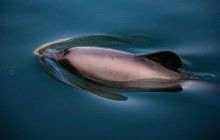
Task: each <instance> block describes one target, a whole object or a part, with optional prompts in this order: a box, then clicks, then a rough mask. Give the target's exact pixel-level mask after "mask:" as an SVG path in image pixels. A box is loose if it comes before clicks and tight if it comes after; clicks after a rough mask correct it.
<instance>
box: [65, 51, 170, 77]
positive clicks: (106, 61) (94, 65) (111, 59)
mask: <svg viewBox="0 0 220 140" xmlns="http://www.w3.org/2000/svg"><path fill="white" fill-rule="evenodd" d="M62 60H65V62H67V61H68V63H69V65H71V66H73V67H74V69H76V70H77V71H78V72H79V73H80V74H82V75H83V76H85V77H88V78H93V79H94V78H95V79H101V80H108V81H132V80H140V79H168V80H169V79H171V78H173V77H170V74H168V73H169V70H167V72H166V69H165V68H163V67H160V65H159V64H156V63H152V62H150V61H149V62H148V65H146V64H145V62H142V61H140V60H139V59H137V57H135V55H131V54H127V53H121V52H120V53H115V52H111V51H109V52H108V51H104V52H103V51H100V52H99V51H97V50H96V51H95V52H93V50H90V51H85V50H84V51H79V50H77V49H76V50H72V51H71V52H70V53H69V54H67V55H66V56H64V57H63V59H62ZM155 67H156V69H155ZM158 67H160V68H161V69H163V72H161V71H158V70H157V68H158ZM164 71H165V72H164Z"/></svg>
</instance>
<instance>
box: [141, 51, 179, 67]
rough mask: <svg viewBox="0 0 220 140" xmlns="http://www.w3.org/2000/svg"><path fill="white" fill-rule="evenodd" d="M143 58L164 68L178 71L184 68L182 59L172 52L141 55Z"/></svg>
mask: <svg viewBox="0 0 220 140" xmlns="http://www.w3.org/2000/svg"><path fill="white" fill-rule="evenodd" d="M140 57H141V58H143V59H144V58H147V59H150V60H153V61H155V62H157V63H159V64H160V65H162V66H164V67H165V68H167V69H170V70H173V71H178V70H177V69H178V68H181V67H182V61H181V60H180V58H179V57H178V56H177V55H176V54H175V53H173V52H170V51H161V52H156V53H151V54H146V55H141V56H140Z"/></svg>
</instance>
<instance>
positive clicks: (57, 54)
mask: <svg viewBox="0 0 220 140" xmlns="http://www.w3.org/2000/svg"><path fill="white" fill-rule="evenodd" d="M64 54H65V51H64V50H58V51H50V52H47V53H43V54H42V55H40V56H39V59H40V61H43V62H45V59H49V60H51V61H56V62H57V61H58V60H60V59H62V57H63V56H64Z"/></svg>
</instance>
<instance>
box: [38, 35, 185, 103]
mask: <svg viewBox="0 0 220 140" xmlns="http://www.w3.org/2000/svg"><path fill="white" fill-rule="evenodd" d="M88 37H89V38H88ZM93 37H95V38H93ZM97 38H98V41H94V39H97ZM74 39H75V38H73V39H64V40H58V41H55V42H52V43H49V44H46V45H43V46H42V47H40V48H38V49H37V50H36V51H35V54H38V55H39V56H40V60H41V61H40V62H41V63H42V66H43V67H44V69H45V70H46V72H47V73H48V74H50V75H51V76H52V77H53V78H55V79H56V80H59V81H62V82H64V83H66V84H68V85H71V86H76V87H80V88H83V89H86V90H89V91H91V92H92V93H94V94H96V95H99V96H102V97H105V98H109V99H113V100H126V99H127V97H124V96H122V95H119V94H116V92H115V91H126V92H128V91H172V92H177V91H181V90H182V87H183V85H184V84H183V83H184V82H185V81H186V80H187V79H188V77H187V75H185V74H184V73H182V72H180V71H179V69H180V68H181V67H182V61H181V59H180V58H179V57H178V56H177V55H176V54H175V53H173V52H170V51H160V52H156V53H150V54H142V55H136V54H134V53H130V52H126V51H121V50H118V49H111V48H106V47H108V46H111V45H112V46H114V45H115V46H117V45H125V46H129V45H130V46H131V44H132V40H128V39H126V38H122V37H116V36H100V35H98V36H94V35H93V36H92V37H91V36H86V38H83V39H82V38H81V39H80V37H78V38H76V39H75V40H74ZM79 40H84V41H85V40H86V41H85V42H84V43H83V41H81V43H79ZM94 45H95V46H94ZM133 45H134V44H133ZM142 45H143V44H142ZM97 46H99V47H97ZM103 46H105V47H103Z"/></svg>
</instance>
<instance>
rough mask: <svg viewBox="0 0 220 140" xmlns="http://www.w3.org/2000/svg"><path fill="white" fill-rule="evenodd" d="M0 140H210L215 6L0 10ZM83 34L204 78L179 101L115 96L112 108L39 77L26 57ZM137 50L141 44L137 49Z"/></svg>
mask: <svg viewBox="0 0 220 140" xmlns="http://www.w3.org/2000/svg"><path fill="white" fill-rule="evenodd" d="M0 7H1V8H0V15H1V20H0V31H1V45H0V47H1V60H0V64H1V67H0V71H1V73H0V78H1V88H0V89H1V90H0V134H1V139H10V140H11V139H13V140H14V139H16V140H18V139H21V140H30V139H31V140H35V139H36V140H38V139H45V140H46V139H71V140H72V139H120V140H121V139H141V140H142V139H143V140H145V139H169V140H172V139H173V140H176V139H184V140H185V139H187V140H189V139H193V140H194V139H219V137H220V135H219V126H220V120H219V118H220V96H219V90H218V86H219V85H220V80H219V75H220V63H219V60H220V56H219V53H220V47H219V45H220V41H219V40H220V26H219V25H220V16H219V15H220V10H219V2H218V1H217V0H209V1H208V0H205V1H199V0H190V1H189V0H172V1H171V0H163V1H162V0H136V1H132V0H127V1H125V0H117V1H116V0H112V1H104V0H102V1H101V0H90V1H89V0H80V1H71V0H66V1H58V0H54V1H43V0H38V1H34V0H29V1H25V0H23V1H14V0H7V1H4V0H3V1H1V5H0ZM85 34H106V35H123V36H126V35H139V36H147V38H150V42H151V43H150V44H148V45H145V46H141V45H140V46H138V45H137V47H129V46H127V48H125V50H127V51H130V52H133V53H137V54H144V53H147V52H154V51H161V50H170V51H174V52H176V53H177V54H178V55H179V56H180V57H181V58H182V59H184V60H185V61H186V62H188V63H187V64H188V66H189V67H190V70H191V71H192V72H194V73H207V74H211V75H214V77H213V78H212V79H211V80H210V81H208V82H203V83H199V84H197V85H196V84H195V85H193V86H194V87H193V89H186V90H183V91H182V92H179V93H169V92H162V93H157V92H143V93H135V94H134V93H122V95H125V96H127V97H128V100H127V101H124V102H123V101H122V102H119V101H113V100H108V99H104V98H101V97H98V96H95V95H93V94H91V93H90V92H89V91H86V90H81V89H77V88H72V87H70V86H67V85H65V84H62V83H60V82H58V81H56V80H54V79H52V78H51V77H50V76H48V75H47V74H46V73H45V72H44V71H43V70H42V67H41V66H40V64H39V62H38V60H37V57H36V56H35V55H33V51H34V50H35V49H36V48H37V47H39V46H41V45H43V44H45V43H48V42H51V41H55V40H57V39H60V38H69V37H76V36H80V35H85ZM140 41H143V40H142V39H141V40H140Z"/></svg>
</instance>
